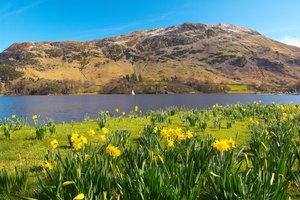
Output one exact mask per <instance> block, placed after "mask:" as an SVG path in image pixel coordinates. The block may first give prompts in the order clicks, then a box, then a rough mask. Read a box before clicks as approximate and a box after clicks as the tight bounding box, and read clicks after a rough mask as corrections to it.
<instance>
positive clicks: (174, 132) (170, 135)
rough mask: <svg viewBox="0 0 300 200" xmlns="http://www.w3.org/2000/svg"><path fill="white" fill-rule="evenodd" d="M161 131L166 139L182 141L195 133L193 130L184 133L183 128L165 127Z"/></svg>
mask: <svg viewBox="0 0 300 200" xmlns="http://www.w3.org/2000/svg"><path fill="white" fill-rule="evenodd" d="M160 133H161V135H162V136H163V137H164V138H165V139H167V140H170V141H177V142H181V141H184V140H186V139H190V138H192V137H193V133H192V132H191V131H187V132H186V133H184V132H183V131H182V129H181V128H175V129H172V128H168V129H167V128H163V129H162V130H161V131H160ZM168 146H169V145H168Z"/></svg>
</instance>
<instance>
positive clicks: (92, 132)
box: [88, 129, 96, 136]
mask: <svg viewBox="0 0 300 200" xmlns="http://www.w3.org/2000/svg"><path fill="white" fill-rule="evenodd" d="M88 134H89V135H90V136H92V135H95V134H96V132H95V131H94V130H93V129H90V130H89V131H88Z"/></svg>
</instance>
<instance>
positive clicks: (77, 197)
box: [73, 193, 84, 200]
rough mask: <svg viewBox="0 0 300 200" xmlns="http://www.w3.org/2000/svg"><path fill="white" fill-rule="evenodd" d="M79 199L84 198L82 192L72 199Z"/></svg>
mask: <svg viewBox="0 0 300 200" xmlns="http://www.w3.org/2000/svg"><path fill="white" fill-rule="evenodd" d="M81 199H84V194H83V193H80V194H78V195H77V196H76V197H74V199H73V200H81Z"/></svg>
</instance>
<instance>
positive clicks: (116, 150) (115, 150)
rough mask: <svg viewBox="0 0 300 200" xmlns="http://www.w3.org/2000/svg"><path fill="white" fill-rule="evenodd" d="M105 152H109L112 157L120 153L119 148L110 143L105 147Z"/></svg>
mask: <svg viewBox="0 0 300 200" xmlns="http://www.w3.org/2000/svg"><path fill="white" fill-rule="evenodd" d="M106 153H107V154H109V155H110V156H112V157H113V158H115V157H118V156H120V155H121V153H122V152H121V150H120V149H119V148H118V147H115V146H113V145H111V144H109V145H108V146H107V147H106Z"/></svg>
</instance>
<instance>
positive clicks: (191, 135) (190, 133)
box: [186, 131, 193, 139]
mask: <svg viewBox="0 0 300 200" xmlns="http://www.w3.org/2000/svg"><path fill="white" fill-rule="evenodd" d="M186 137H187V138H188V139H191V138H192V137H193V133H192V132H191V131H188V132H187V133H186Z"/></svg>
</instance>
